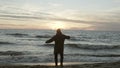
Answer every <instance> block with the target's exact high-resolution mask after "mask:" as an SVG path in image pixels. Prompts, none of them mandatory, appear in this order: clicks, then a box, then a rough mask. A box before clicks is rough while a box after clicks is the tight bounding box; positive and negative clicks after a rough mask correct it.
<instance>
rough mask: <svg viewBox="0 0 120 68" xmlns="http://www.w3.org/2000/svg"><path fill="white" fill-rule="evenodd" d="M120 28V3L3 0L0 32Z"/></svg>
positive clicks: (0, 2) (111, 0)
mask: <svg viewBox="0 0 120 68" xmlns="http://www.w3.org/2000/svg"><path fill="white" fill-rule="evenodd" d="M57 22H59V23H62V24H64V25H65V27H66V29H80V30H105V31H106V30H110V31H119V29H120V0H0V29H5V28H6V29H10V28H11V29H50V28H51V26H52V24H54V23H57Z"/></svg>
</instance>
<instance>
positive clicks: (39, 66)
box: [0, 62, 120, 68]
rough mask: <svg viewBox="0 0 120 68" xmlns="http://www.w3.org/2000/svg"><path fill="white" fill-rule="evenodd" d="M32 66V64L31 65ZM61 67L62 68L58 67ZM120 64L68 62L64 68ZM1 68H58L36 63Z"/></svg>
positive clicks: (109, 67)
mask: <svg viewBox="0 0 120 68" xmlns="http://www.w3.org/2000/svg"><path fill="white" fill-rule="evenodd" d="M31 64H32V63H31ZM57 67H60V66H57ZM119 67H120V62H111V63H92V62H89V63H87V62H84V63H81V62H79V63H76V62H68V63H64V65H63V67H62V68H119ZM0 68H56V67H55V65H54V63H49V64H47V63H34V64H32V65H30V64H24V63H22V64H6V65H0Z"/></svg>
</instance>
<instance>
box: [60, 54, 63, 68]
mask: <svg viewBox="0 0 120 68" xmlns="http://www.w3.org/2000/svg"><path fill="white" fill-rule="evenodd" d="M60 65H61V66H63V53H61V54H60Z"/></svg>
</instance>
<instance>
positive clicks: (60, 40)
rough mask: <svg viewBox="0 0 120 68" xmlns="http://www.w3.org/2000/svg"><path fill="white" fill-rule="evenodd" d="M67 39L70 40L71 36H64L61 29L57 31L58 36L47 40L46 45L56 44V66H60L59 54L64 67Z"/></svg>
mask: <svg viewBox="0 0 120 68" xmlns="http://www.w3.org/2000/svg"><path fill="white" fill-rule="evenodd" d="M65 39H70V36H66V35H64V34H62V32H61V30H60V29H57V31H56V35H55V36H53V37H52V38H51V39H49V40H47V41H46V43H50V42H53V41H54V42H55V46H54V58H55V65H56V66H57V65H58V54H60V65H61V66H63V54H64V53H63V52H64V41H65Z"/></svg>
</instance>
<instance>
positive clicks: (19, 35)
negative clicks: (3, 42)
mask: <svg viewBox="0 0 120 68" xmlns="http://www.w3.org/2000/svg"><path fill="white" fill-rule="evenodd" d="M6 35H11V36H14V37H24V36H28V34H22V33H13V34H6Z"/></svg>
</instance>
